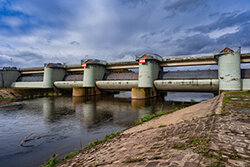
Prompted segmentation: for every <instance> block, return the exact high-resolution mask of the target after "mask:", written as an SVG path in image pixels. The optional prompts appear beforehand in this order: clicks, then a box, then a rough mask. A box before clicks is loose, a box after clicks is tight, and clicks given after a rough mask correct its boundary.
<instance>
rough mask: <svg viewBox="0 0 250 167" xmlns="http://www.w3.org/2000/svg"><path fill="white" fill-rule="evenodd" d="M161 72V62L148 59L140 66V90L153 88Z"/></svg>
mask: <svg viewBox="0 0 250 167" xmlns="http://www.w3.org/2000/svg"><path fill="white" fill-rule="evenodd" d="M159 71H160V65H159V61H157V60H154V59H148V60H146V62H145V63H140V64H139V82H138V87H139V88H153V87H154V80H155V79H157V78H158V74H159Z"/></svg>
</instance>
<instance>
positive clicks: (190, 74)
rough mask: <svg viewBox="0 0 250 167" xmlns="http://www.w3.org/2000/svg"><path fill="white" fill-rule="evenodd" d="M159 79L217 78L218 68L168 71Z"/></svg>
mask: <svg viewBox="0 0 250 167" xmlns="http://www.w3.org/2000/svg"><path fill="white" fill-rule="evenodd" d="M159 79H165V80H166V79H218V70H198V71H168V72H164V73H163V74H160V78H159Z"/></svg>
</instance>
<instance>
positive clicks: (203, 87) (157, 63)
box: [0, 48, 250, 99]
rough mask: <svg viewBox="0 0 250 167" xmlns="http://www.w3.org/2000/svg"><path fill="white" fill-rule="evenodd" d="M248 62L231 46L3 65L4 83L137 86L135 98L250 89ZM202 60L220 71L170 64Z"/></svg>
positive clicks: (79, 90) (98, 88)
mask: <svg viewBox="0 0 250 167" xmlns="http://www.w3.org/2000/svg"><path fill="white" fill-rule="evenodd" d="M243 63H250V54H240V49H238V50H235V51H233V50H231V49H229V48H225V49H224V50H223V51H221V52H219V53H217V54H215V55H214V56H205V57H185V58H170V59H164V58H162V57H161V56H159V55H157V54H143V55H140V56H137V57H136V60H135V61H130V62H111V63H108V62H105V61H101V60H97V59H88V60H82V62H81V65H62V64H58V63H57V64H54V63H49V64H45V66H44V67H43V68H41V67H36V68H25V69H20V70H17V69H15V70H13V69H12V70H10V69H5V70H0V84H1V85H0V86H1V87H10V86H11V87H14V88H44V89H46V88H53V87H56V88H58V89H68V90H69V89H71V90H73V96H89V95H95V94H101V92H102V91H110V90H112V91H124V90H129V91H130V90H131V91H132V98H135V99H144V98H149V97H154V96H157V94H158V92H166V91H192V92H193V91H196V92H217V93H218V92H219V91H224V90H250V65H249V67H248V66H247V68H246V69H241V64H243ZM197 65H218V70H182V71H177V70H176V71H168V67H179V66H186V68H187V69H188V66H197ZM131 69H132V70H131ZM7 74H8V75H7ZM6 76H8V77H6Z"/></svg>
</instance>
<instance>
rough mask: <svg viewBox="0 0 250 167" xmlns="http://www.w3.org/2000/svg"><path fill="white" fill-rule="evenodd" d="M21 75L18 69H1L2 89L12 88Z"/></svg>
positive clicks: (0, 83)
mask: <svg viewBox="0 0 250 167" xmlns="http://www.w3.org/2000/svg"><path fill="white" fill-rule="evenodd" d="M20 75H21V74H20V72H19V71H18V70H17V68H16V67H3V69H0V88H8V87H11V84H12V83H13V82H16V80H17V79H18V77H19V76H20Z"/></svg>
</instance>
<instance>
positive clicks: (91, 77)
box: [83, 64, 106, 87]
mask: <svg viewBox="0 0 250 167" xmlns="http://www.w3.org/2000/svg"><path fill="white" fill-rule="evenodd" d="M105 70H106V68H105V66H103V65H97V64H89V65H87V67H84V76H83V87H95V81H97V80H101V79H103V77H104V74H105Z"/></svg>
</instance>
